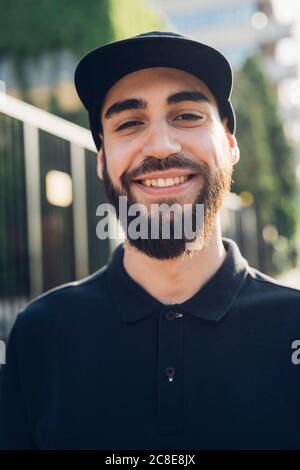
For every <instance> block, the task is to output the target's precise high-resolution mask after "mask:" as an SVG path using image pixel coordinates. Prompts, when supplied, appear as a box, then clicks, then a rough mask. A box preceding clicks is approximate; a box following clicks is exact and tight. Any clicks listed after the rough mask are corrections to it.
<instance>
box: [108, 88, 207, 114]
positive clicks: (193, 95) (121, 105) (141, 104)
mask: <svg viewBox="0 0 300 470" xmlns="http://www.w3.org/2000/svg"><path fill="white" fill-rule="evenodd" d="M181 101H196V102H203V101H204V102H206V103H210V100H209V98H208V97H207V96H206V95H204V94H203V93H201V92H200V91H179V92H178V93H174V94H173V95H170V96H168V98H167V104H176V103H180V102H181ZM146 107H147V102H146V101H145V100H143V99H140V98H130V99H127V100H124V101H117V102H116V103H114V104H113V105H111V106H110V107H109V108H108V110H107V111H106V113H105V115H104V117H105V118H106V119H109V118H111V117H112V116H114V115H115V114H119V113H121V112H122V111H127V110H129V109H145V108H146Z"/></svg>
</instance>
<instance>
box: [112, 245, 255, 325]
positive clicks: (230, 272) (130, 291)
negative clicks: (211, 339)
mask: <svg viewBox="0 0 300 470" xmlns="http://www.w3.org/2000/svg"><path fill="white" fill-rule="evenodd" d="M222 241H223V245H224V247H225V250H226V252H227V254H226V257H225V259H224V261H223V263H222V265H221V266H220V268H219V269H218V270H217V271H216V273H215V274H214V275H213V276H212V277H211V279H210V280H209V281H208V282H207V283H206V284H205V285H204V286H203V287H202V288H201V289H200V290H199V291H198V292H196V293H195V294H194V295H193V296H192V297H191V298H190V299H188V300H186V301H185V302H183V303H181V304H171V305H166V304H163V303H161V302H160V301H159V300H157V299H155V298H154V297H152V295H151V294H149V293H148V292H147V291H146V290H145V289H144V288H143V287H141V286H140V285H139V284H138V283H137V282H135V281H134V280H133V279H132V278H131V277H130V276H129V274H128V273H127V271H126V270H125V268H124V264H123V256H124V244H120V245H119V246H118V247H117V248H116V249H115V251H114V252H113V253H112V255H111V257H110V259H109V262H108V265H107V276H108V284H109V289H110V292H111V295H112V298H113V301H114V303H115V306H116V308H117V310H118V311H119V313H120V315H121V317H122V318H123V320H124V321H125V322H134V321H137V320H140V319H142V318H144V317H146V316H148V315H150V314H151V313H153V312H154V311H158V310H159V309H162V308H164V309H168V308H169V309H170V310H172V311H176V312H179V313H188V314H191V315H194V316H196V317H198V318H200V319H202V320H207V321H214V322H218V321H220V320H221V319H222V318H223V317H224V315H225V314H226V313H227V312H228V310H229V309H230V307H231V305H232V304H233V302H234V300H235V298H236V296H237V295H238V292H239V291H240V289H241V287H242V285H243V283H244V281H245V279H246V276H247V273H248V263H247V261H246V259H245V258H243V257H242V255H241V253H240V250H239V248H238V246H237V244H236V243H235V242H234V241H233V240H230V239H228V238H222Z"/></svg>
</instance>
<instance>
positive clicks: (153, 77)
mask: <svg viewBox="0 0 300 470" xmlns="http://www.w3.org/2000/svg"><path fill="white" fill-rule="evenodd" d="M181 90H189V91H200V92H202V93H203V94H205V95H206V96H207V97H208V98H209V100H210V101H211V102H212V103H213V104H215V105H216V106H217V103H216V100H215V97H214V95H213V94H212V92H211V91H210V89H209V88H208V86H207V85H206V84H205V83H204V82H202V81H201V80H199V78H198V77H196V76H195V75H192V74H191V73H188V72H185V71H184V70H180V69H175V68H170V67H152V68H147V69H142V70H138V71H136V72H133V73H130V74H128V75H125V77H123V78H121V79H120V80H119V81H118V82H116V83H115V84H114V85H113V86H112V87H111V88H110V89H109V91H108V92H107V94H106V96H105V100H104V103H103V106H102V110H103V112H105V110H106V109H107V108H108V107H109V106H110V105H111V104H112V103H113V102H115V101H121V100H124V99H127V98H132V97H137V98H138V97H144V95H147V94H148V95H149V96H150V95H151V93H154V96H155V97H156V98H157V97H158V95H159V96H161V95H165V96H167V95H169V94H170V93H174V92H177V91H181Z"/></svg>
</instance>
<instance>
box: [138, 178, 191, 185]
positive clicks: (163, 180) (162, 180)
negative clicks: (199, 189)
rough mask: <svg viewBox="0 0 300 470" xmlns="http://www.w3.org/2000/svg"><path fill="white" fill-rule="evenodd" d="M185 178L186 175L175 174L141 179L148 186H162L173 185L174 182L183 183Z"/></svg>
mask: <svg viewBox="0 0 300 470" xmlns="http://www.w3.org/2000/svg"><path fill="white" fill-rule="evenodd" d="M187 179H188V177H187V176H176V177H175V178H157V179H145V180H142V184H144V185H145V186H148V187H150V186H155V187H159V188H164V187H166V186H174V185H176V184H180V183H184V182H185V181H186V180H187Z"/></svg>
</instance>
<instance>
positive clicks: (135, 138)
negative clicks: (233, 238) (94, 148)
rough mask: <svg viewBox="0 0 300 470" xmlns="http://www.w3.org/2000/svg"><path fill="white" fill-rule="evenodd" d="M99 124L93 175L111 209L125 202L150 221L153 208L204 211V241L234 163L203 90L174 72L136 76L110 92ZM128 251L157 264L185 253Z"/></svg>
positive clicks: (146, 244)
mask: <svg viewBox="0 0 300 470" xmlns="http://www.w3.org/2000/svg"><path fill="white" fill-rule="evenodd" d="M101 121H102V135H101V137H102V139H103V145H102V148H101V149H100V151H99V154H98V171H99V176H100V177H101V178H103V179H104V183H105V188H106V192H107V196H108V199H109V201H110V202H112V203H113V204H114V205H115V206H116V204H117V200H118V197H119V196H120V195H126V196H128V201H129V203H136V202H138V203H141V204H143V205H144V206H146V207H147V208H148V211H149V212H148V213H149V214H150V208H151V205H153V204H160V203H164V202H166V203H168V204H172V203H178V204H180V205H181V206H183V205H184V204H192V205H195V204H197V203H198V204H204V211H205V221H204V222H205V238H206V241H207V240H208V237H209V234H210V232H211V228H212V225H213V223H214V220H215V217H216V213H217V211H218V210H219V208H220V206H221V203H222V200H223V197H224V194H225V193H226V192H228V191H229V189H230V183H231V175H232V166H233V164H234V163H236V161H237V160H238V149H237V145H236V141H235V138H234V137H233V136H232V135H231V134H230V133H229V131H225V127H224V123H223V122H222V121H221V119H220V116H219V112H218V107H217V103H216V100H215V98H214V96H213V95H212V93H211V92H210V90H209V89H208V87H207V86H206V85H205V84H204V83H203V82H201V81H200V80H199V79H198V78H197V77H195V76H194V75H191V74H189V73H187V72H184V71H182V70H178V69H172V68H149V69H143V70H139V71H137V72H134V73H131V74H129V75H127V76H125V77H123V78H122V79H121V80H120V81H119V82H117V83H116V84H115V85H114V86H113V87H112V88H111V89H110V90H109V92H108V93H107V95H106V98H105V101H104V104H103V107H102V113H101ZM178 178H179V179H178ZM178 183H179V184H178ZM206 209H207V210H206ZM180 242H181V243H180ZM170 243H171V245H170ZM132 244H133V245H135V246H136V247H137V248H139V249H141V251H143V252H145V253H146V254H148V255H149V256H153V257H155V258H159V259H167V258H171V257H177V256H180V255H181V254H183V252H184V251H185V250H184V246H185V240H173V241H171V242H170V240H152V241H151V240H149V241H140V242H137V241H132ZM173 254H174V255H175V256H172V255H173Z"/></svg>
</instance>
